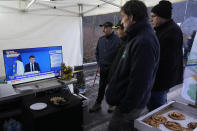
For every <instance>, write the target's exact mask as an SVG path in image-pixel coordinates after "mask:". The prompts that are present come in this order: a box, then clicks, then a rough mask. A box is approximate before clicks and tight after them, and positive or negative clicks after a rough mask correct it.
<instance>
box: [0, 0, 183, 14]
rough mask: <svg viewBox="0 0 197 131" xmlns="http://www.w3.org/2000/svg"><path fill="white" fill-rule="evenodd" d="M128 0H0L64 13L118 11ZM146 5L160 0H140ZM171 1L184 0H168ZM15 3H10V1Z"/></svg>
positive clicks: (24, 7) (27, 9)
mask: <svg viewBox="0 0 197 131" xmlns="http://www.w3.org/2000/svg"><path fill="white" fill-rule="evenodd" d="M126 1H128V0H51V1H50V0H3V1H2V0H1V2H0V5H4V7H8V8H12V9H17V10H26V11H28V12H34V11H35V12H36V11H38V10H49V9H56V10H59V11H62V12H64V15H75V16H79V15H83V16H92V15H101V14H108V13H113V12H119V11H120V7H121V6H122V5H124V4H125V2H126ZM142 1H143V2H144V3H145V4H146V6H147V7H151V6H154V5H156V4H158V3H159V1H160V0H142ZM170 1H171V2H172V3H176V2H181V1H185V0H170ZM14 2H16V3H15V5H14V4H10V3H14Z"/></svg>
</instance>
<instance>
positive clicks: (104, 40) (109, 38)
mask: <svg viewBox="0 0 197 131" xmlns="http://www.w3.org/2000/svg"><path fill="white" fill-rule="evenodd" d="M100 26H101V27H103V32H104V34H105V35H104V36H102V37H100V38H99V40H98V44H97V48H96V60H97V63H98V66H99V68H100V81H99V91H98V96H97V99H96V102H95V104H94V105H93V107H92V108H90V110H89V112H90V113H91V112H96V111H99V110H100V109H101V102H102V100H103V98H104V95H105V88H106V86H107V82H108V81H107V78H108V74H109V70H110V67H111V64H112V62H113V60H114V58H115V56H116V53H117V51H118V45H119V43H120V39H119V38H118V36H117V35H116V34H115V33H114V32H113V31H112V26H113V24H112V23H111V22H105V23H104V24H103V25H100Z"/></svg>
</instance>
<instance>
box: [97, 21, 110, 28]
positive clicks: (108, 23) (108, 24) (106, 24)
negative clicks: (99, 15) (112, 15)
mask: <svg viewBox="0 0 197 131" xmlns="http://www.w3.org/2000/svg"><path fill="white" fill-rule="evenodd" d="M99 26H100V27H103V26H104V27H112V26H113V24H112V23H111V22H109V21H108V22H105V23H104V24H102V25H99Z"/></svg>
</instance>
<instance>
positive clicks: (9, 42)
mask: <svg viewBox="0 0 197 131" xmlns="http://www.w3.org/2000/svg"><path fill="white" fill-rule="evenodd" d="M46 12H47V14H46V13H45V14H44V13H38V12H36V13H35V12H34V13H31V12H21V11H16V10H13V9H8V8H2V7H1V6H0V29H1V30H0V47H1V48H0V59H1V60H0V65H1V66H0V76H5V70H4V60H3V50H5V49H20V48H35V47H47V46H62V47H63V60H64V62H65V63H66V64H67V65H71V66H73V65H81V64H82V60H83V54H82V48H83V45H82V42H81V36H80V35H81V29H80V28H81V17H78V16H76V17H75V16H64V15H62V14H61V15H58V14H57V13H56V14H55V13H54V12H52V13H51V12H50V10H47V11H46Z"/></svg>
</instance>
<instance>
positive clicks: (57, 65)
mask: <svg viewBox="0 0 197 131" xmlns="http://www.w3.org/2000/svg"><path fill="white" fill-rule="evenodd" d="M3 57H4V65H5V72H6V79H7V83H9V84H12V85H15V84H21V83H26V82H31V81H36V80H41V79H47V78H52V77H58V76H60V70H61V63H62V62H63V57H62V46H53V47H39V48H26V49H9V50H3Z"/></svg>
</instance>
